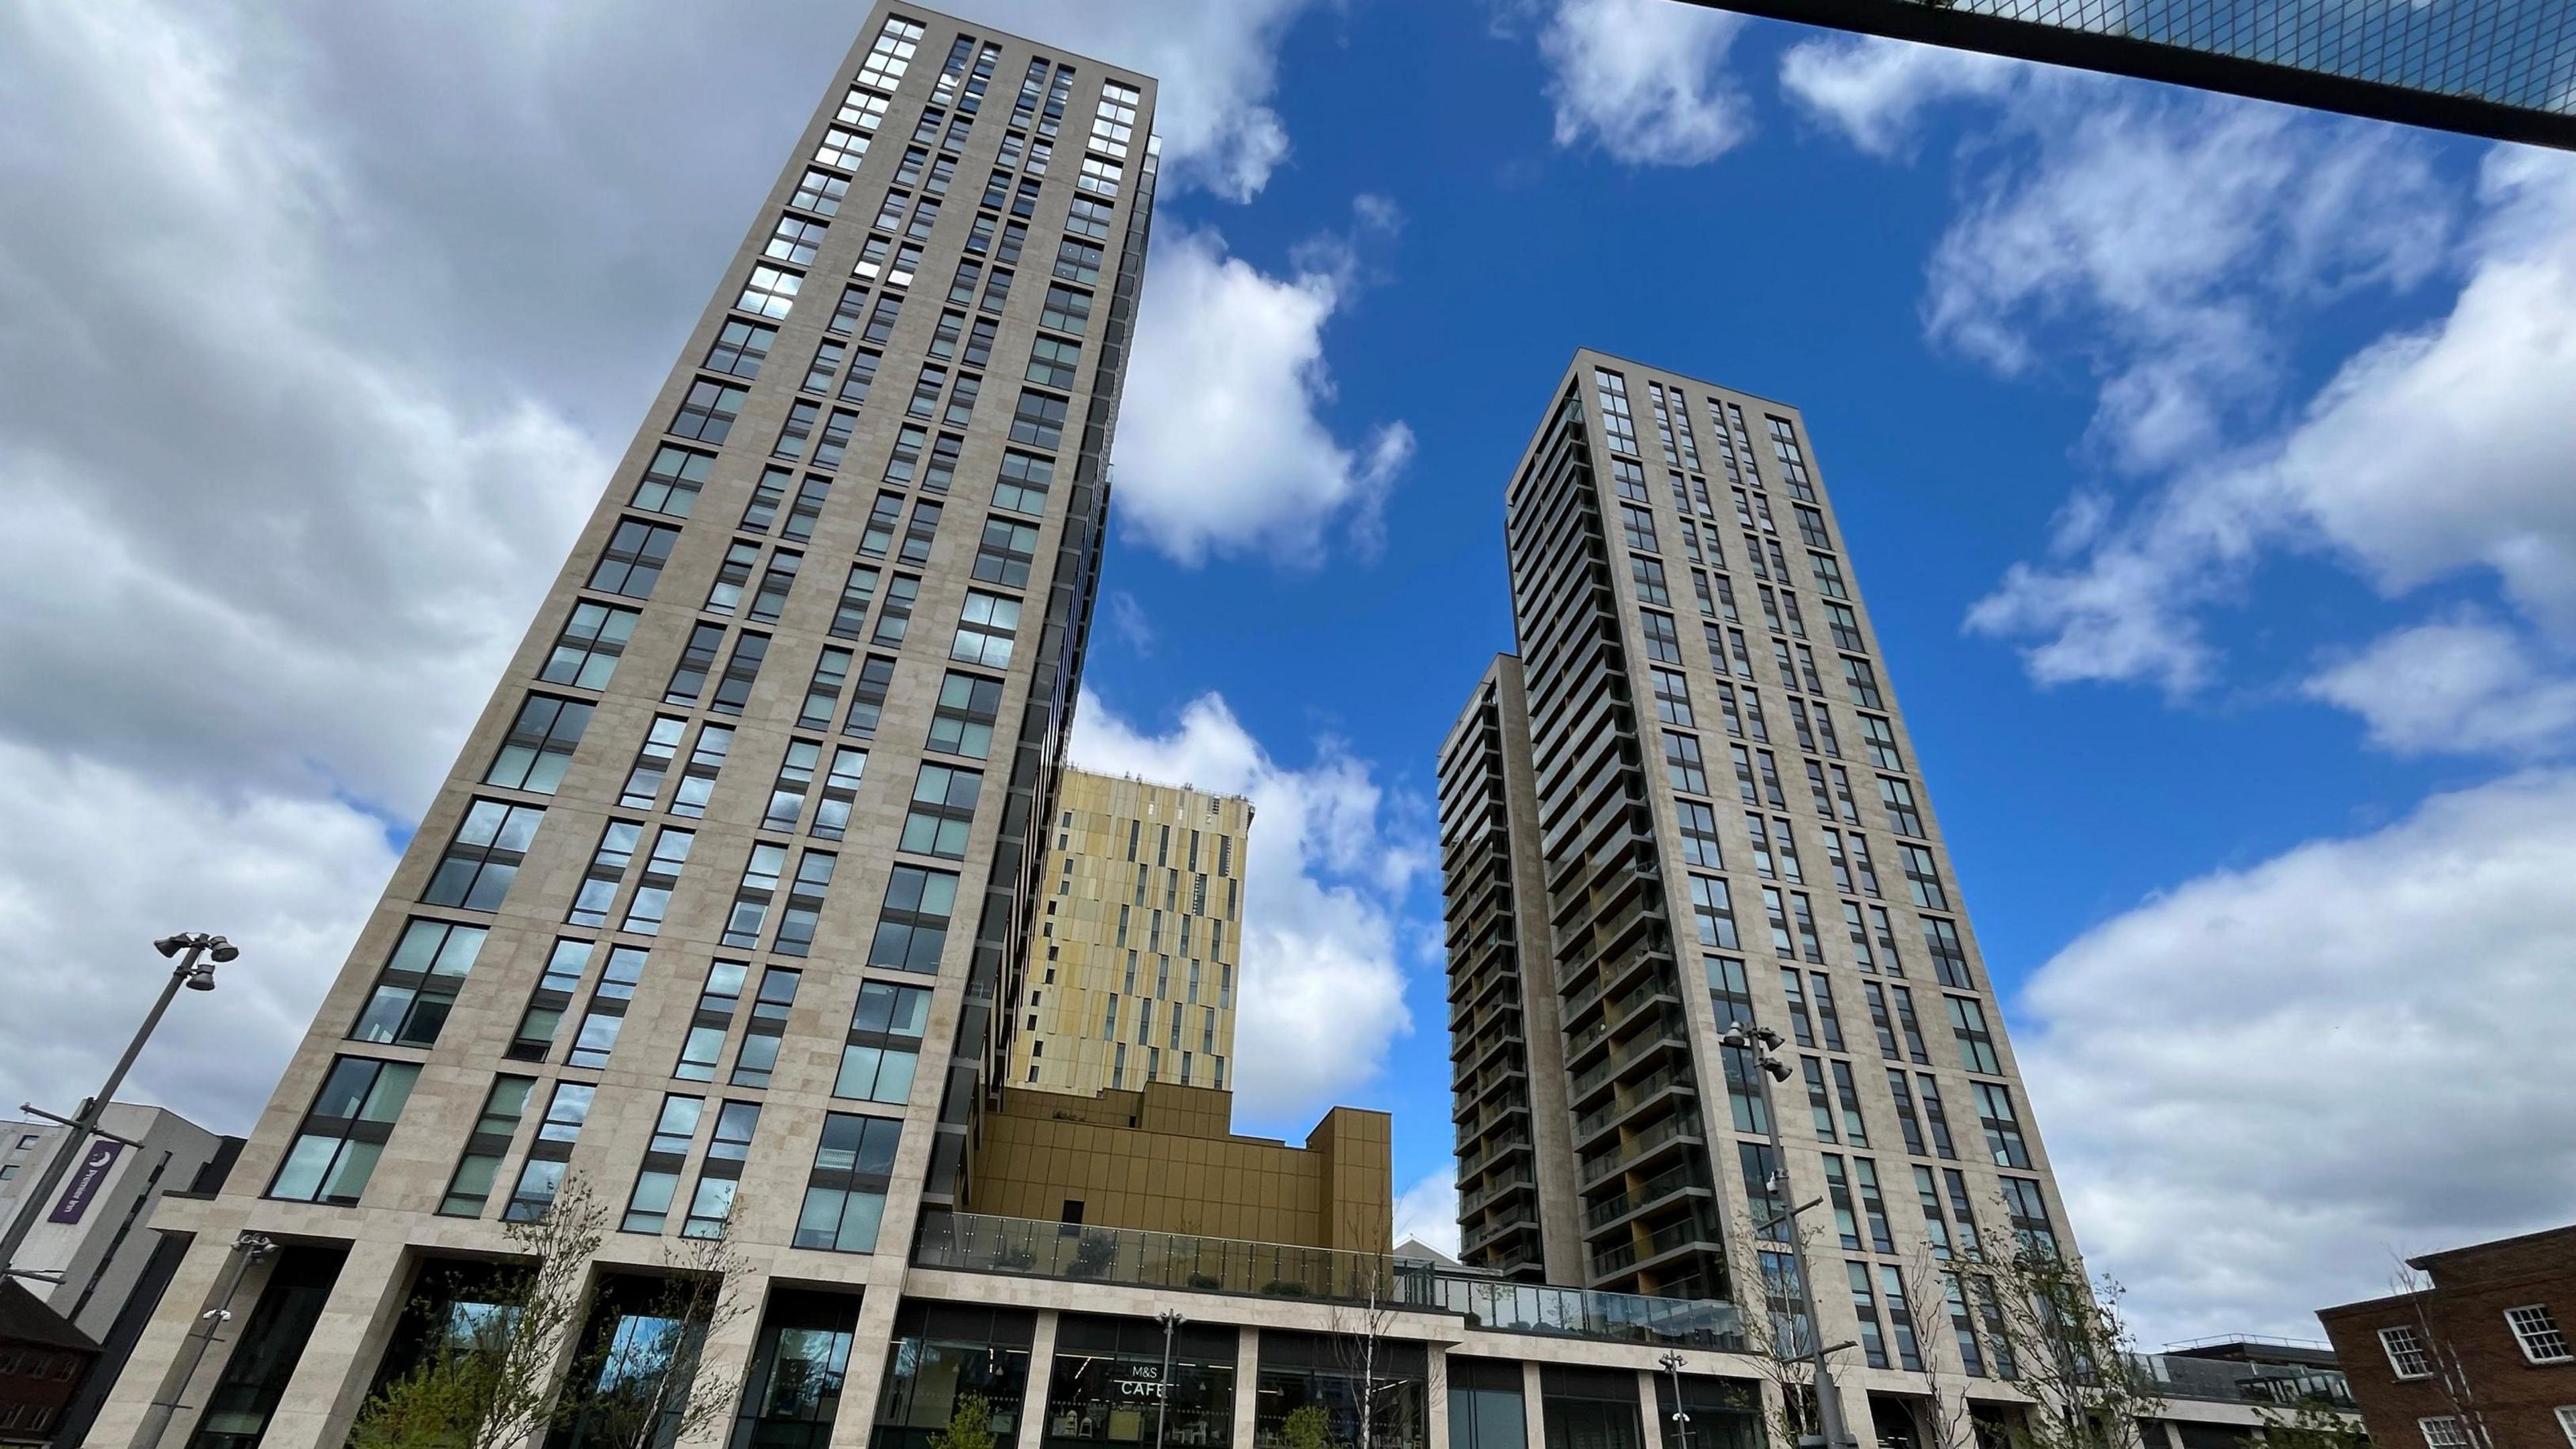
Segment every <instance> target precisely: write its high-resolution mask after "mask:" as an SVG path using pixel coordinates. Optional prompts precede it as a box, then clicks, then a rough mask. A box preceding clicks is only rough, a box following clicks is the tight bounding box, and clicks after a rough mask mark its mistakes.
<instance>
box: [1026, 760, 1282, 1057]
mask: <svg viewBox="0 0 2576 1449" xmlns="http://www.w3.org/2000/svg"><path fill="white" fill-rule="evenodd" d="M1056 809H1057V815H1056V823H1055V839H1054V840H1053V842H1052V843H1051V845H1050V847H1049V850H1048V854H1047V863H1046V876H1045V879H1046V881H1047V886H1046V890H1047V892H1048V894H1047V896H1046V902H1047V904H1046V909H1045V911H1044V912H1043V914H1041V915H1040V917H1039V926H1038V929H1039V933H1040V942H1041V944H1042V946H1043V947H1044V949H1043V950H1042V951H1040V952H1039V959H1038V960H1036V961H1033V962H1032V963H1030V966H1031V969H1030V973H1029V974H1030V981H1029V989H1028V996H1027V1000H1026V1003H1025V1004H1024V1005H1023V1006H1022V1007H1021V1020H1020V1030H1019V1032H1018V1033H1017V1036H1016V1039H1015V1040H1014V1042H1013V1044H1012V1048H1011V1071H1010V1075H1009V1077H1008V1078H1007V1079H1006V1080H1008V1081H1009V1082H1010V1083H1011V1084H1012V1085H1014V1086H1018V1087H1033V1088H1037V1089H1039V1090H1041V1091H1048V1092H1067V1093H1072V1094H1074V1095H1076V1096H1082V1097H1089V1096H1092V1095H1094V1094H1095V1093H1098V1092H1101V1091H1135V1090H1138V1089H1140V1088H1142V1087H1143V1086H1144V1085H1145V1084H1146V1083H1148V1082H1162V1083H1169V1084H1171V1085H1175V1086H1182V1087H1215V1088H1220V1089H1222V1088H1224V1087H1226V1086H1227V1085H1228V1078H1227V1071H1228V1069H1229V1068H1230V1066H1231V1065H1232V1063H1233V1059H1234V993H1235V986H1236V977H1237V976H1238V975H1239V974H1240V972H1241V970H1242V963H1243V867H1244V849H1245V846H1246V843H1247V840H1248V838H1249V835H1250V832H1251V829H1252V802H1251V801H1249V800H1246V799H1244V798H1243V797H1242V796H1240V795H1212V794H1208V793H1206V792H1204V791H1199V790H1193V789H1190V788H1188V787H1186V786H1174V785H1157V784H1153V783H1150V782H1148V781H1144V780H1133V779H1121V778H1118V777H1116V776H1111V775H1095V774H1092V773H1090V772H1089V771H1085V770H1074V769H1068V770H1066V771H1065V772H1064V784H1063V787H1062V794H1061V798H1060V799H1059V801H1058V803H1057V806H1056Z"/></svg>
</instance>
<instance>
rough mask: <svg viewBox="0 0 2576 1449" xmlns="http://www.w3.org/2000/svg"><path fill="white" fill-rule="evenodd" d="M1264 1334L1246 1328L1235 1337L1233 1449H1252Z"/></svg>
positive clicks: (1258, 1407) (1259, 1396)
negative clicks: (1262, 1336) (1262, 1335)
mask: <svg viewBox="0 0 2576 1449" xmlns="http://www.w3.org/2000/svg"><path fill="white" fill-rule="evenodd" d="M1260 1377H1261V1330H1260V1329H1257V1328H1251V1327H1246V1328H1243V1329H1239V1330H1237V1331H1236V1333H1235V1337H1234V1430H1233V1438H1232V1439H1231V1440H1230V1441H1228V1442H1229V1443H1230V1445H1231V1449H1252V1442H1253V1433H1254V1430H1253V1424H1254V1422H1255V1420H1254V1414H1255V1413H1256V1411H1258V1410H1259V1409H1260V1407H1261V1395H1260V1393H1259V1389H1258V1384H1259V1380H1260Z"/></svg>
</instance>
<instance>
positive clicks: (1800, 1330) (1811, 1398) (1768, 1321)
mask: <svg viewBox="0 0 2576 1449" xmlns="http://www.w3.org/2000/svg"><path fill="white" fill-rule="evenodd" d="M1751 1210H1752V1211H1753V1212H1756V1213H1759V1212H1763V1211H1765V1208H1764V1205H1763V1204H1761V1203H1754V1204H1752V1205H1751ZM1778 1211H1782V1212H1785V1211H1786V1205H1785V1204H1783V1205H1782V1207H1781V1208H1780V1209H1778ZM1770 1226H1771V1229H1772V1231H1774V1232H1777V1233H1784V1234H1785V1233H1790V1232H1794V1233H1797V1234H1798V1235H1799V1238H1800V1239H1801V1242H1800V1244H1799V1246H1800V1247H1802V1248H1804V1249H1806V1250H1807V1251H1806V1253H1805V1255H1804V1256H1805V1257H1806V1258H1807V1260H1808V1261H1810V1262H1813V1261H1815V1259H1816V1257H1817V1252H1816V1249H1817V1246H1818V1245H1817V1243H1816V1241H1815V1240H1814V1239H1813V1238H1810V1237H1808V1236H1807V1227H1806V1224H1804V1223H1803V1222H1800V1221H1798V1220H1797V1219H1796V1218H1790V1219H1788V1220H1787V1221H1785V1222H1774V1223H1773V1224H1771V1225H1770ZM1726 1235H1727V1240H1728V1241H1727V1257H1728V1258H1729V1259H1730V1260H1731V1261H1734V1262H1737V1263H1742V1264H1748V1265H1751V1266H1752V1267H1753V1269H1754V1271H1755V1273H1756V1274H1757V1275H1758V1276H1759V1277H1760V1279H1761V1287H1762V1295H1761V1301H1760V1302H1759V1303H1758V1304H1755V1305H1753V1307H1754V1311H1752V1312H1749V1313H1745V1314H1743V1315H1742V1319H1743V1333H1744V1348H1745V1352H1746V1354H1747V1355H1748V1356H1750V1357H1751V1358H1752V1359H1753V1360H1754V1362H1755V1363H1757V1364H1759V1365H1760V1366H1761V1369H1762V1375H1763V1377H1764V1378H1766V1379H1768V1380H1769V1381H1770V1383H1771V1387H1772V1389H1773V1393H1772V1395H1771V1399H1772V1401H1773V1402H1772V1404H1770V1405H1766V1406H1765V1410H1764V1413H1765V1417H1766V1418H1767V1419H1768V1420H1769V1421H1770V1422H1769V1423H1768V1425H1767V1426H1766V1427H1767V1428H1768V1429H1769V1437H1770V1438H1771V1440H1772V1442H1774V1443H1779V1444H1797V1443H1799V1442H1801V1441H1803V1440H1805V1439H1806V1438H1808V1437H1810V1436H1813V1435H1820V1434H1822V1433H1823V1432H1824V1422H1823V1418H1822V1415H1821V1413H1820V1412H1819V1409H1818V1406H1817V1403H1816V1361H1815V1351H1816V1342H1817V1340H1816V1338H1815V1334H1816V1332H1817V1328H1816V1325H1815V1323H1814V1321H1813V1320H1811V1319H1810V1318H1808V1317H1807V1313H1806V1309H1805V1306H1804V1300H1803V1299H1802V1298H1801V1297H1800V1294H1799V1291H1798V1285H1797V1283H1796V1281H1795V1275H1796V1272H1797V1269H1796V1266H1795V1259H1794V1258H1793V1257H1792V1255H1791V1253H1790V1244H1789V1240H1788V1239H1787V1238H1786V1237H1765V1236H1759V1235H1757V1233H1756V1231H1755V1228H1754V1224H1753V1223H1752V1222H1751V1220H1750V1219H1748V1218H1740V1217H1737V1216H1735V1215H1734V1214H1732V1213H1729V1214H1728V1215H1727V1219H1726ZM1747 1297H1748V1295H1746V1294H1743V1293H1738V1294H1737V1302H1738V1303H1744V1302H1746V1301H1747Z"/></svg>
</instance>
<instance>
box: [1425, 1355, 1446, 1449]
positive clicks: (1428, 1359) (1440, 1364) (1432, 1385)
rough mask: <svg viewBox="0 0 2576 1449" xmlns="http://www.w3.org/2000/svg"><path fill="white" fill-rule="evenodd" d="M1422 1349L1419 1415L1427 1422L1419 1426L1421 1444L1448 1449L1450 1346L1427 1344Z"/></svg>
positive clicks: (1438, 1448)
mask: <svg viewBox="0 0 2576 1449" xmlns="http://www.w3.org/2000/svg"><path fill="white" fill-rule="evenodd" d="M1422 1348H1423V1356H1424V1359H1425V1364H1426V1366H1425V1368H1424V1370H1423V1377H1422V1413H1423V1417H1424V1418H1426V1419H1428V1420H1429V1421H1430V1422H1428V1423H1426V1424H1424V1425H1423V1426H1422V1442H1423V1444H1424V1446H1425V1449H1449V1345H1447V1344H1445V1343H1426V1344H1424V1345H1423V1346H1422Z"/></svg>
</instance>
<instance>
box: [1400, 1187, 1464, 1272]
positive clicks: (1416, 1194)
mask: <svg viewBox="0 0 2576 1449" xmlns="http://www.w3.org/2000/svg"><path fill="white" fill-rule="evenodd" d="M1407 1238H1419V1239H1421V1240H1422V1242H1423V1244H1424V1245H1425V1246H1427V1247H1433V1248H1437V1249H1439V1250H1440V1251H1441V1252H1444V1253H1447V1254H1448V1255H1449V1256H1450V1257H1453V1258H1454V1257H1456V1256H1458V1174H1457V1173H1456V1172H1454V1171H1451V1170H1449V1169H1447V1168H1443V1169H1441V1170H1440V1171H1438V1172H1434V1173H1430V1174H1428V1175H1427V1176H1424V1177H1422V1178H1420V1179H1418V1180H1417V1181H1415V1182H1414V1184H1413V1185H1412V1186H1411V1187H1408V1188H1406V1189H1405V1190H1404V1191H1402V1192H1400V1193H1398V1194H1396V1198H1395V1241H1397V1242H1399V1243H1401V1242H1403V1241H1404V1240H1405V1239H1407Z"/></svg>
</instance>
